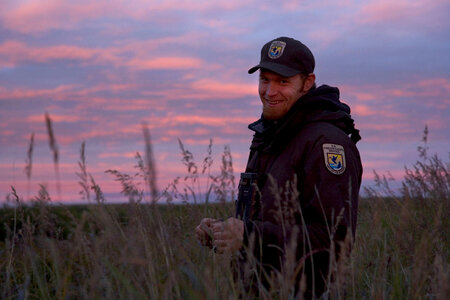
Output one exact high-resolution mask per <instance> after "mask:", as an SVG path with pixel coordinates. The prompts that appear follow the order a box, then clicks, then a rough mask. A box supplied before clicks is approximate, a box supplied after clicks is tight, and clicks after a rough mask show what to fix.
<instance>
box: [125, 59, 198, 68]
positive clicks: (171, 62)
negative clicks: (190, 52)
mask: <svg viewBox="0 0 450 300" xmlns="http://www.w3.org/2000/svg"><path fill="white" fill-rule="evenodd" d="M127 65H128V66H130V67H131V68H133V69H139V70H145V69H166V70H172V69H192V68H200V67H201V66H202V65H203V61H202V60H201V59H198V58H192V57H158V58H153V59H134V60H131V61H129V62H128V63H127Z"/></svg>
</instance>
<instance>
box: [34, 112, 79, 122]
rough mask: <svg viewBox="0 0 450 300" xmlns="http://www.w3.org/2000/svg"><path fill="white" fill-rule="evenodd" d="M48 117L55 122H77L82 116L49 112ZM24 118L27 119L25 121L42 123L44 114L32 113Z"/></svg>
mask: <svg viewBox="0 0 450 300" xmlns="http://www.w3.org/2000/svg"><path fill="white" fill-rule="evenodd" d="M50 118H51V120H52V121H53V122H55V123H60V122H63V123H75V122H79V121H82V120H83V118H81V116H77V115H58V114H51V115H50ZM26 120H27V122H31V123H44V122H45V117H44V115H33V116H28V117H27V119H26Z"/></svg>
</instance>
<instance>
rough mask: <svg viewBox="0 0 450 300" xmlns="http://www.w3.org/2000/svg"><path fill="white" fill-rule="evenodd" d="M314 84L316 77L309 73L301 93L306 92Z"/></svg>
mask: <svg viewBox="0 0 450 300" xmlns="http://www.w3.org/2000/svg"><path fill="white" fill-rule="evenodd" d="M315 82H316V75H315V74H314V73H309V74H308V76H306V78H305V84H304V88H303V91H304V92H308V91H309V90H310V89H311V88H312V87H313V85H314V83H315Z"/></svg>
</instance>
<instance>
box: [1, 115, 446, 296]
mask: <svg viewBox="0 0 450 300" xmlns="http://www.w3.org/2000/svg"><path fill="white" fill-rule="evenodd" d="M46 120H47V125H48V130H49V137H50V148H51V150H52V152H53V158H54V162H55V172H56V173H57V172H58V167H57V164H58V149H57V144H56V139H55V137H54V135H53V131H52V130H51V127H52V126H51V120H50V118H49V117H48V116H47V117H46ZM427 136H428V132H427V130H425V133H424V138H423V142H424V144H423V146H421V147H419V149H418V150H419V158H418V161H417V162H416V163H415V164H414V165H412V166H411V167H406V168H405V177H404V180H403V183H402V188H401V189H400V190H399V191H394V190H392V189H391V188H390V185H389V184H390V181H391V180H392V179H391V178H390V176H389V174H388V175H379V174H377V173H375V174H374V176H375V181H376V185H375V186H374V187H371V188H366V190H365V191H364V197H362V198H361V200H360V206H359V215H358V228H357V236H356V239H355V241H354V246H353V251H352V254H351V255H350V257H348V258H347V259H345V260H343V261H341V262H340V265H339V266H336V269H335V272H334V276H335V277H336V281H335V282H334V283H333V284H331V285H330V289H329V298H330V299H448V298H449V295H450V290H449V282H450V277H449V275H450V274H449V273H450V272H449V261H450V251H449V249H450V241H449V238H450V235H449V228H450V215H449V214H450V204H449V203H450V201H449V200H450V199H449V188H450V173H449V171H450V165H449V163H448V162H443V161H442V159H441V158H439V157H437V156H435V155H433V156H429V155H428V153H427V150H428V149H427ZM144 138H145V140H146V150H145V155H144V157H142V156H141V155H140V154H139V153H138V154H136V162H137V163H136V168H137V173H136V174H134V175H128V174H124V173H122V172H120V171H117V170H108V171H107V172H108V173H109V174H111V176H113V177H114V178H115V179H116V180H117V181H118V184H120V185H121V186H122V193H123V195H124V198H125V199H127V200H128V203H124V204H116V205H112V204H108V203H107V199H105V197H104V195H103V193H102V191H101V187H100V186H99V185H98V184H97V183H96V182H95V179H94V178H93V177H92V176H91V175H90V174H89V173H88V172H87V167H86V160H85V154H84V147H85V146H84V143H83V144H82V147H81V150H80V161H79V171H78V172H77V174H78V177H79V178H80V197H81V199H84V200H85V201H86V202H87V204H86V205H70V206H69V205H58V204H55V203H53V202H52V199H51V196H50V195H49V193H48V192H47V190H46V188H45V187H44V186H41V189H40V191H39V193H38V195H36V196H34V197H33V198H31V200H28V201H24V200H23V198H22V196H20V192H21V191H16V190H15V189H14V187H12V190H11V193H10V194H9V195H8V196H7V199H6V200H7V201H6V204H5V205H4V206H3V208H1V209H0V225H1V226H0V298H2V299H28V298H31V299H55V298H56V299H79V298H81V299H98V298H106V299H237V297H238V295H239V291H238V290H237V286H236V285H235V284H234V282H233V277H232V270H231V269H230V255H218V254H215V253H214V252H213V251H210V250H209V249H207V248H204V247H201V246H200V245H199V244H198V243H197V241H196V240H195V237H194V228H195V226H196V225H197V224H198V223H199V221H200V220H201V219H202V218H203V217H205V216H211V217H216V218H226V217H228V216H231V215H233V211H234V204H233V200H234V199H235V189H236V185H235V180H234V177H233V166H232V158H231V152H230V149H229V148H228V147H225V149H224V152H223V155H222V162H221V168H220V172H219V174H217V175H216V174H212V172H211V166H212V164H213V160H212V153H211V152H212V151H211V149H212V147H211V146H212V142H211V143H210V145H209V146H208V148H207V154H206V157H205V159H204V160H203V161H202V163H201V165H198V164H197V163H196V162H195V160H194V157H193V155H192V153H191V152H189V151H188V150H186V149H185V147H184V145H183V144H182V143H181V141H180V149H181V153H182V162H183V164H185V166H186V170H187V173H186V174H187V175H186V176H185V177H182V178H176V179H175V180H174V181H173V182H172V183H171V184H169V185H168V186H167V187H166V189H164V190H163V191H161V192H159V191H157V190H156V183H155V179H156V178H155V172H154V161H153V158H152V156H153V154H152V149H151V143H150V135H149V132H148V130H147V129H146V128H145V126H144ZM33 140H34V137H33V135H32V136H31V139H30V147H29V150H28V156H27V160H26V162H27V166H26V168H25V171H26V174H27V177H28V179H30V177H31V172H32V152H33ZM57 178H58V177H57ZM56 180H57V181H58V179H56ZM57 186H58V183H57ZM62 192H63V191H62ZM176 203H183V204H181V205H179V204H176ZM288 296H289V291H288V292H287V294H286V293H285V291H281V290H280V291H276V290H275V291H269V292H268V293H267V294H265V295H263V298H266V299H285V298H287V297H288Z"/></svg>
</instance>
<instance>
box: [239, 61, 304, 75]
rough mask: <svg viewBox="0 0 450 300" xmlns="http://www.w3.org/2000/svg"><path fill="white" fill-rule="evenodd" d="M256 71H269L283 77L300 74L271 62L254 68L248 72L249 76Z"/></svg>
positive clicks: (297, 71)
mask: <svg viewBox="0 0 450 300" xmlns="http://www.w3.org/2000/svg"><path fill="white" fill-rule="evenodd" d="M258 69H264V70H269V71H272V72H274V73H277V74H279V75H281V76H283V77H291V76H294V75H297V74H300V73H301V71H299V70H295V69H292V68H289V67H286V66H284V65H280V64H276V63H272V62H262V63H260V64H259V65H256V66H254V67H253V68H251V69H250V70H248V73H249V74H253V73H255V72H256V71H257V70H258Z"/></svg>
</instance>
